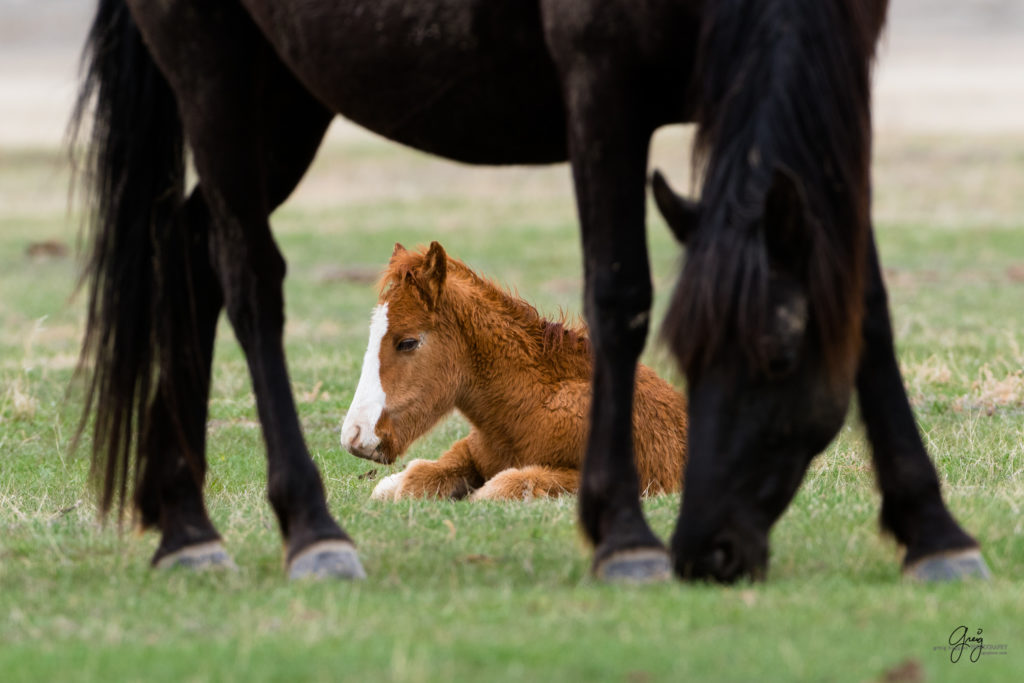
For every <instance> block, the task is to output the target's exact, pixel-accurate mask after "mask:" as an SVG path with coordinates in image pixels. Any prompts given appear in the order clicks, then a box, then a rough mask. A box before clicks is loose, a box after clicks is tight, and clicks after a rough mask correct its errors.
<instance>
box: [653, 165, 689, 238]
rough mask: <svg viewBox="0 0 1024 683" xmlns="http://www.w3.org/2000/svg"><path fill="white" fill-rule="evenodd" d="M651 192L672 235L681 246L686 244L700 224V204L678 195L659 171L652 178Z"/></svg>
mask: <svg viewBox="0 0 1024 683" xmlns="http://www.w3.org/2000/svg"><path fill="white" fill-rule="evenodd" d="M651 190H652V192H653V193H654V203H655V204H657V205H658V211H660V212H661V215H662V217H663V218H664V219H665V222H666V223H668V227H669V229H670V230H672V234H674V235H675V236H676V239H677V240H679V242H680V243H681V244H686V241H687V240H688V239H690V235H691V234H693V231H694V230H696V229H697V223H699V222H700V204H699V203H698V202H695V201H692V200H689V199H686V198H685V197H682V196H680V195H678V194H676V192H675V190H673V189H672V187H671V186H670V185H669V184H668V181H667V180H665V176H663V175H662V174H661V171H659V170H657V169H655V171H654V177H652V178H651Z"/></svg>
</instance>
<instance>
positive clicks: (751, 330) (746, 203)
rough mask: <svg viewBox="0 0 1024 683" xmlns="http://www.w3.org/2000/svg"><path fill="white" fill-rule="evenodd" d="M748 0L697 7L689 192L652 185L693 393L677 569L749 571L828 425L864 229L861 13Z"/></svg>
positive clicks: (844, 397) (855, 337) (846, 369)
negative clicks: (677, 269)
mask: <svg viewBox="0 0 1024 683" xmlns="http://www.w3.org/2000/svg"><path fill="white" fill-rule="evenodd" d="M748 5H749V9H750V11H738V10H736V9H735V8H733V9H731V10H730V9H727V8H724V7H722V8H719V9H717V10H716V11H715V12H714V13H712V15H710V16H709V17H708V18H707V19H706V26H705V31H704V34H703V36H702V41H703V42H702V46H701V50H700V54H701V63H700V72H701V74H702V82H701V88H702V93H701V105H700V111H699V115H698V120H699V124H700V127H699V129H698V137H697V145H696V150H697V163H698V164H699V165H700V168H701V169H702V170H703V185H702V191H701V200H700V204H699V206H698V205H696V204H694V203H693V202H689V201H687V200H684V199H682V198H680V197H678V196H677V195H676V194H675V193H674V192H672V190H671V189H670V188H669V187H668V185H667V184H666V183H665V182H664V180H663V179H661V178H660V177H658V178H656V179H655V182H654V195H655V199H656V201H657V203H658V205H659V208H660V209H661V212H662V214H663V215H664V216H665V218H666V220H667V221H668V222H669V224H670V225H671V226H672V230H673V232H674V233H675V234H676V235H677V237H679V238H680V239H681V240H683V241H684V242H685V243H686V248H687V257H686V263H685V266H684V268H683V272H682V274H681V277H680V280H679V283H678V286H677V289H676V291H675V294H674V296H673V300H672V303H671V304H670V308H669V311H668V314H667V316H666V319H665V327H664V330H663V334H664V337H665V339H666V341H667V342H668V344H669V345H670V346H671V348H672V350H673V351H674V353H675V355H676V356H677V358H678V359H679V362H680V365H681V367H682V369H683V370H684V372H685V373H686V376H687V387H688V392H689V397H688V398H689V406H690V460H689V464H688V466H687V475H686V486H685V492H684V496H683V507H682V511H681V515H680V519H679V525H678V526H677V529H676V532H675V535H674V537H673V555H674V562H675V569H676V571H677V573H679V574H680V575H681V576H683V577H688V578H704V577H706V578H712V579H715V580H719V581H734V580H736V579H738V578H740V577H743V576H752V577H755V578H757V577H760V576H763V574H764V572H765V571H766V569H767V564H768V532H769V530H770V528H771V526H772V524H773V523H774V522H775V520H776V519H777V518H778V517H779V515H780V514H781V513H782V512H783V510H785V508H786V506H787V505H788V504H789V502H790V500H791V499H792V497H793V494H794V493H795V491H796V489H797V487H798V486H799V484H800V482H801V480H802V478H803V476H804V473H805V471H806V469H807V466H808V464H809V463H810V461H811V459H812V458H813V457H814V456H815V455H817V454H818V453H819V452H820V451H822V450H823V449H824V448H825V447H826V446H827V445H828V443H829V442H830V441H831V439H832V438H833V437H834V435H835V434H836V433H837V431H838V430H839V428H840V427H841V426H842V424H843V421H844V419H845V416H846V412H847V407H848V403H849V398H850V394H851V392H852V388H853V382H854V376H855V371H856V367H857V361H858V360H859V352H860V340H861V338H862V330H861V320H862V316H863V307H864V271H865V262H866V253H867V246H868V239H869V237H868V236H869V230H870V224H869V215H868V204H869V194H870V190H869V181H868V177H869V169H868V165H869V158H870V118H869V115H868V83H869V79H868V74H869V66H870V58H871V50H872V45H873V42H872V39H871V38H872V37H871V36H870V31H871V26H870V25H869V24H871V22H870V21H866V20H865V17H862V16H860V14H858V12H859V10H858V9H857V8H856V7H855V6H853V5H849V4H841V3H800V4H799V7H797V6H795V5H794V6H789V5H785V4H784V3H765V4H763V5H750V4H749V3H748ZM826 27H850V28H849V29H846V28H844V29H843V32H844V33H843V34H842V35H841V37H837V36H833V37H831V38H830V37H828V36H827V35H826V34H827V33H828V32H829V31H833V33H834V32H835V31H834V30H833V29H831V28H828V30H826ZM738 45H739V46H743V45H745V46H746V47H741V48H737V47H736V46H738ZM811 55H815V57H814V58H813V59H812V58H811Z"/></svg>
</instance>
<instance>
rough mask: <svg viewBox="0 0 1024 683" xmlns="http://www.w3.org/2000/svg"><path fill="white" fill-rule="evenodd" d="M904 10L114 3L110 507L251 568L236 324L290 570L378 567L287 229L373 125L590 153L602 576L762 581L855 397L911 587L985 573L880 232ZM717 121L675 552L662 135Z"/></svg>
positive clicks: (681, 213) (107, 436)
mask: <svg viewBox="0 0 1024 683" xmlns="http://www.w3.org/2000/svg"><path fill="white" fill-rule="evenodd" d="M886 4H887V2H886V0H707V1H704V0H645V1H644V2H638V1H637V0H600V1H599V0H536V1H534V2H523V1H521V0H420V1H418V2H412V1H410V0H336V1H333V2H328V1H326V0H304V1H303V2H298V1H285V0H274V1H271V0H225V1H224V2H207V1H205V0H164V1H162V2H145V1H144V0H100V2H99V7H98V11H97V15H96V18H95V22H94V24H93V27H92V31H91V33H90V36H89V39H88V43H87V48H86V64H87V71H86V77H85V81H84V84H83V87H82V93H81V96H80V100H79V102H80V104H79V107H78V109H77V112H76V117H75V122H76V123H80V122H81V121H82V120H83V119H84V118H85V117H86V112H87V111H89V110H90V103H92V102H95V110H94V111H95V114H94V121H93V125H92V140H91V145H90V148H89V149H90V150H91V157H90V169H91V176H92V182H93V185H92V190H93V192H92V196H93V197H94V199H95V209H96V210H95V219H94V221H93V223H92V233H93V242H92V247H91V252H90V260H89V263H88V268H89V270H88V274H89V288H90V301H89V309H88V328H87V332H86V337H85V341H84V345H83V364H84V366H86V367H91V368H92V379H91V383H90V384H89V391H88V394H87V399H88V400H87V402H86V413H85V414H86V416H87V417H88V416H89V415H91V414H94V417H95V422H94V433H95V437H94V443H93V473H94V476H96V477H97V478H98V479H99V484H100V490H101V501H100V502H101V510H102V511H103V512H106V511H108V510H109V509H110V508H111V507H112V506H115V505H116V507H117V508H118V510H123V508H124V506H125V503H126V498H127V496H128V492H129V491H131V493H132V497H133V505H134V508H135V512H136V513H137V516H138V519H139V521H140V522H141V524H142V525H143V526H144V527H154V526H155V527H157V528H159V530H160V532H161V542H160V545H159V548H158V549H157V551H156V554H155V556H154V557H153V564H154V565H156V566H167V565H174V564H183V565H189V566H197V565H229V564H230V563H231V560H230V557H229V556H228V555H227V553H226V552H225V550H224V548H223V547H222V545H221V543H220V537H219V535H218V533H217V531H216V529H214V527H213V525H212V524H211V522H210V520H209V517H208V516H207V513H206V510H205V507H204V502H203V496H202V489H203V480H204V475H205V470H206V459H205V443H204V430H205V422H206V414H207V413H206V411H207V406H206V404H207V399H208V393H209V381H210V364H211V356H212V348H213V338H214V333H215V323H216V321H217V318H218V316H219V314H220V311H221V309H222V308H224V309H225V310H226V311H227V314H228V317H229V319H230V321H231V323H232V325H233V326H234V329H235V332H236V335H237V337H238V339H239V341H240V343H241V344H242V347H243V349H244V350H245V353H246V357H247V360H248V364H249V370H250V373H251V377H252V382H253V387H254V391H255V394H256V402H257V407H258V410H259V416H260V422H261V424H262V426H263V435H264V439H265V442H266V447H267V458H268V472H269V474H268V477H269V484H268V494H269V499H270V502H271V504H272V506H273V508H274V510H275V512H276V514H277V518H278V521H279V523H280V527H281V532H282V534H283V536H284V539H285V544H286V562H287V567H288V572H289V574H290V576H292V577H301V576H309V575H333V576H342V577H358V576H361V575H362V573H363V570H362V567H361V566H360V564H359V560H358V558H357V555H356V553H355V550H354V547H353V545H352V544H351V541H350V539H349V537H348V535H347V534H346V533H345V532H344V531H343V530H342V529H341V527H340V526H339V525H338V524H337V523H336V522H335V520H334V519H333V518H332V517H331V515H330V513H329V512H328V510H327V506H326V503H325V498H324V491H323V485H322V483H321V479H320V476H319V473H318V472H317V469H316V467H315V466H314V464H313V462H312V460H311V459H310V456H309V452H308V450H307V448H306V445H305V443H304V441H303V437H302V433H301V430H300V427H299V421H298V417H297V415H296V410H295V403H294V400H293V397H292V393H291V389H290V385H289V379H288V372H287V369H286V364H285V357H284V351H283V346H282V326H283V320H284V305H283V300H282V290H281V284H282V280H283V278H284V275H285V261H284V259H283V258H282V256H281V254H280V252H279V251H278V249H277V246H276V244H275V242H274V239H273V236H272V234H271V230H270V226H269V223H268V218H267V217H268V215H269V214H270V213H271V211H273V209H274V208H275V207H277V206H278V205H279V204H281V203H282V202H283V201H284V200H285V199H286V198H287V197H288V195H289V194H290V193H291V192H292V190H293V189H294V188H295V186H296V184H297V183H298V182H299V180H300V179H301V177H302V175H303V174H304V172H305V171H306V169H307V167H308V166H309V164H310V162H311V160H312V159H313V156H314V154H315V153H316V150H317V148H318V146H319V145H320V142H321V139H322V137H323V135H324V132H325V131H326V129H327V126H328V124H329V123H330V121H331V119H332V118H333V117H334V115H335V113H342V114H344V115H345V116H346V117H348V118H350V119H352V120H353V121H355V122H357V123H360V124H362V125H364V126H366V127H367V128H369V129H371V130H374V131H376V132H378V133H380V134H382V135H385V136H387V137H389V138H391V139H393V140H396V141H398V142H401V143H404V144H406V145H409V146H412V147H416V148H418V149H421V150H426V151H428V152H432V153H434V154H438V155H441V156H445V157H448V158H451V159H456V160H459V161H463V162H467V163H475V164H513V163H516V164H541V163H554V162H561V161H565V160H568V161H569V162H570V163H571V165H572V172H573V178H574V180H575V188H576V199H577V206H578V210H579V219H580V225H581V228H582V236H583V250H584V258H585V274H586V283H585V285H586V295H585V311H586V316H587V319H588V321H589V323H590V333H591V336H592V343H593V348H594V356H595V368H594V393H595V400H594V401H593V408H592V411H593V413H592V416H591V417H592V425H593V429H592V433H591V435H590V441H589V445H588V449H587V456H586V464H585V467H584V472H583V479H582V484H581V492H580V516H581V520H582V525H583V528H584V529H585V531H586V533H587V535H588V537H589V538H590V540H591V541H592V542H593V544H594V547H595V556H594V565H593V568H594V572H595V573H596V574H597V575H598V576H600V577H604V578H608V579H616V578H634V579H651V578H659V577H664V576H667V575H668V573H669V572H670V571H671V569H672V568H673V567H674V569H675V571H676V573H677V574H679V575H680V576H682V577H684V578H701V577H710V578H713V579H717V580H722V581H731V580H734V579H736V578H738V577H741V576H744V575H752V576H755V577H756V576H760V575H762V574H763V572H764V571H765V569H766V567H767V560H768V551H767V533H768V530H769V528H770V527H771V525H772V523H773V522H774V521H775V519H776V518H777V517H778V516H779V515H780V514H781V512H782V511H783V509H784V508H785V507H786V505H787V504H788V503H789V501H790V499H791V498H792V496H793V493H794V491H795V490H796V488H797V486H798V484H799V482H800V480H801V478H802V476H803V474H804V471H805V469H806V467H807V464H808V462H809V461H810V459H811V458H812V457H813V456H814V455H815V454H817V453H818V452H819V451H821V450H822V449H823V448H824V447H825V446H826V445H827V444H828V442H829V441H830V440H831V439H832V437H833V436H834V435H835V433H836V431H837V429H838V428H839V426H840V425H841V423H842V421H843V418H844V415H845V414H846V409H847V403H848V400H849V395H850V393H851V391H852V388H853V386H854V385H856V388H857V390H858V392H859V394H860V397H861V406H862V413H863V416H864V419H865V422H866V423H867V428H868V433H869V436H870V439H871V442H872V446H873V449H874V460H875V464H876V467H877V471H878V480H879V483H880V486H881V489H882V494H883V505H882V524H883V526H884V527H885V528H886V529H887V530H889V531H891V532H892V533H893V534H894V535H895V536H896V538H897V539H898V540H899V541H900V542H901V543H902V544H904V545H905V546H906V548H907V554H906V559H905V567H906V568H907V569H908V570H910V571H911V572H912V573H914V574H915V575H918V576H922V577H925V578H934V577H940V576H960V575H967V574H975V573H977V574H984V573H985V572H986V570H985V567H984V563H983V560H982V559H981V556H980V554H979V553H978V551H977V544H976V543H975V541H974V540H973V539H972V538H971V537H970V536H968V535H967V534H966V533H965V532H964V531H963V530H961V528H960V527H959V526H958V525H957V523H956V522H955V521H954V519H953V518H952V516H951V515H950V514H949V512H948V511H947V510H946V507H945V505H944V504H943V501H942V498H941V495H940V492H939V483H938V479H937V477H936V473H935V470H934V468H933V467H932V465H931V462H930V461H929V459H928V456H927V454H926V452H925V449H924V447H923V445H922V442H921V440H920V437H919V436H918V433H917V430H916V427H915V424H914V421H913V417H912V414H911V411H910V407H909V405H908V403H907V399H906V396H905V394H904V391H903V386H902V382H901V379H900V374H899V370H898V367H897V364H896V359H895V356H894V353H893V346H892V334H891V330H890V327H889V320H888V312H887V304H886V296H885V290H884V287H883V284H882V280H881V275H880V270H879V265H878V258H877V255H876V253H875V249H874V245H873V241H872V236H871V226H870V216H869V195H870V184H869V157H870V142H871V140H870V130H871V127H870V113H869V82H868V81H869V71H870V65H871V60H872V58H873V52H874V45H875V41H876V39H877V36H878V34H879V32H880V30H881V27H882V25H883V22H884V16H885V11H886ZM693 120H695V121H697V123H698V125H699V135H698V142H699V145H698V153H699V154H698V159H699V160H700V163H701V164H702V169H703V177H704V185H703V193H702V199H701V204H700V207H697V206H696V205H695V204H692V203H690V202H687V201H686V200H682V199H680V198H679V197H676V196H675V195H674V194H673V193H672V192H671V191H670V190H669V189H668V187H667V185H665V184H664V183H661V184H659V185H658V196H659V199H660V200H661V205H662V208H663V211H665V212H666V213H667V214H668V216H669V218H670V222H671V223H672V225H673V227H674V228H675V229H676V231H677V232H678V233H679V234H680V235H684V236H686V237H687V239H688V244H689V256H688V258H687V262H686V266H685V269H684V271H683V273H682V278H681V280H680V284H679V286H678V289H677V291H676V294H675V298H674V300H673V303H672V307H671V310H670V312H669V314H668V318H667V324H666V328H665V336H666V338H667V339H668V341H669V344H670V345H671V347H672V349H673V350H674V351H675V353H676V354H677V355H678V356H679V358H680V360H681V362H682V364H683V367H684V369H685V371H686V374H687V378H688V386H689V392H690V398H691V401H690V406H691V411H692V415H691V422H690V425H691V426H690V429H691V432H690V439H691V441H690V456H689V458H690V465H689V470H688V472H687V477H686V488H685V494H684V498H683V500H684V503H683V509H682V512H681V515H680V518H679V525H678V527H677V530H676V534H675V536H674V538H673V543H672V548H671V556H670V555H669V553H668V552H666V550H665V548H664V546H663V545H662V544H661V542H660V541H659V540H658V538H657V537H656V536H655V535H654V534H653V533H652V532H651V530H650V528H649V527H648V525H647V523H646V521H645V520H644V517H643V514H642V512H641V509H640V505H639V502H638V483H637V474H636V470H635V466H634V463H633V458H632V435H631V420H630V414H631V410H630V406H631V403H632V394H633V382H634V373H635V367H636V360H637V357H638V355H639V354H640V351H641V349H642V348H643V346H644V343H645V339H646V336H647V329H648V311H649V308H650V304H651V279H650V272H649V267H648V261H647V249H646V240H645V233H644V229H645V228H644V219H645V216H644V199H645V187H646V174H647V157H648V146H649V141H650V137H651V135H652V133H653V132H654V131H655V129H657V128H658V127H660V126H662V125H665V124H670V123H674V122H683V121H693ZM186 144H187V147H188V148H189V149H190V150H191V153H192V159H193V161H194V165H195V168H196V170H197V172H198V177H199V184H198V186H197V187H196V188H195V189H194V190H192V191H191V192H190V193H189V194H188V195H187V196H186V194H185V188H184V178H185V164H184V150H185V147H186Z"/></svg>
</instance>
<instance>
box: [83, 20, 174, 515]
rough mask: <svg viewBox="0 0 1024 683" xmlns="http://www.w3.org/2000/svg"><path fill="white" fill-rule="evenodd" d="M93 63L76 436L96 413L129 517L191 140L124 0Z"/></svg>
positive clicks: (101, 31)
mask: <svg viewBox="0 0 1024 683" xmlns="http://www.w3.org/2000/svg"><path fill="white" fill-rule="evenodd" d="M82 67H83V80H82V84H81V89H80V91H79V95H78V103H77V106H76V108H75V111H74V114H73V117H72V120H71V126H70V132H71V144H72V154H74V153H75V147H76V141H77V139H78V138H79V137H80V134H81V133H82V128H83V127H82V124H83V122H85V120H86V119H87V118H89V114H90V113H91V114H92V121H91V125H90V126H89V127H88V128H89V131H90V132H89V139H88V140H87V141H86V143H87V144H86V145H85V146H84V150H83V151H84V153H85V159H84V163H83V166H84V172H85V173H84V175H85V181H86V185H87V195H88V200H89V207H88V209H89V211H90V219H89V222H88V224H87V228H86V230H87V232H88V243H87V250H88V251H87V253H86V262H85V270H84V272H83V275H82V284H83V285H85V284H87V286H88V290H89V302H88V310H87V319H86V331H85V337H84V340H83V343H82V352H81V357H80V360H79V372H80V373H81V372H89V371H90V370H91V376H90V378H89V380H88V382H87V385H86V395H85V406H84V410H83V415H82V420H81V422H80V424H79V427H78V431H77V433H76V436H75V442H76V443H77V441H78V439H79V437H80V436H81V435H82V433H83V431H84V429H85V427H86V426H87V424H88V421H89V418H90V416H91V415H94V421H93V444H92V467H91V474H92V479H93V482H94V484H96V485H97V487H98V489H99V493H100V501H99V502H100V512H101V515H105V514H106V513H107V512H109V510H110V508H111V507H112V506H113V505H114V503H115V501H116V504H117V509H118V517H119V518H120V516H121V515H122V513H123V511H124V507H125V498H126V491H127V489H128V488H129V482H132V484H133V485H132V488H136V486H135V485H136V484H137V483H138V481H139V478H140V476H141V474H142V472H143V471H144V469H145V467H146V463H145V458H146V457H147V453H146V452H145V450H146V449H144V448H143V447H142V442H143V440H144V435H145V433H146V431H147V429H148V426H147V423H146V421H147V408H148V406H149V405H150V402H151V401H152V400H153V394H154V391H155V388H156V380H157V378H158V377H159V376H160V374H161V373H160V368H161V361H162V359H161V356H162V355H164V356H166V354H165V353H163V352H162V351H161V344H160V336H161V335H160V333H159V329H160V327H161V325H162V323H161V322H160V320H161V318H160V312H161V300H162V298H163V297H162V294H161V282H160V281H161V279H162V278H163V277H165V273H163V272H162V271H166V270H170V269H171V266H170V264H169V263H168V261H167V258H166V256H165V255H163V254H162V253H161V246H160V245H161V242H163V241H165V240H166V236H167V235H169V234H171V233H173V232H176V231H175V230H174V225H175V222H176V221H178V220H179V216H180V209H181V205H182V200H183V195H184V178H185V163H184V140H183V134H182V125H181V121H180V120H179V118H178V113H177V112H178V109H177V105H176V103H175V99H174V96H173V93H172V92H171V89H170V86H169V85H168V83H167V81H166V80H165V79H164V77H163V76H162V75H161V73H160V72H159V71H158V69H157V66H156V64H155V63H154V61H153V58H152V56H151V55H150V54H149V52H148V50H147V48H146V46H145V45H144V43H143V40H142V36H141V34H140V33H139V29H138V27H137V26H136V24H135V22H134V20H133V19H132V17H131V14H130V13H129V11H128V8H127V7H126V5H125V2H124V0H99V3H98V9H97V12H96V17H95V19H94V21H93V24H92V28H91V30H90V32H89V35H88V39H87V41H86V45H85V50H84V52H83V56H82ZM165 345H166V344H165ZM190 464H191V463H190ZM144 516H146V515H144ZM146 521H147V520H145V519H144V520H143V523H144V524H145V523H146ZM149 521H150V523H152V521H153V520H149Z"/></svg>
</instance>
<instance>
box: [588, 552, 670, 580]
mask: <svg viewBox="0 0 1024 683" xmlns="http://www.w3.org/2000/svg"><path fill="white" fill-rule="evenodd" d="M594 576H596V577H597V578H598V579H599V580H601V581H606V582H608V583H660V582H662V581H668V580H669V579H670V578H672V563H671V561H670V560H669V558H668V553H667V552H665V551H664V550H662V549H661V548H637V549H635V550H624V551H622V552H618V553H615V554H613V555H609V556H608V557H606V558H605V559H603V560H601V562H599V563H598V564H596V565H595V566H594Z"/></svg>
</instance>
